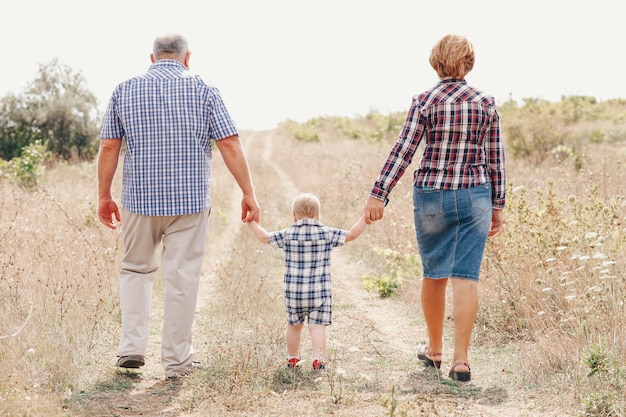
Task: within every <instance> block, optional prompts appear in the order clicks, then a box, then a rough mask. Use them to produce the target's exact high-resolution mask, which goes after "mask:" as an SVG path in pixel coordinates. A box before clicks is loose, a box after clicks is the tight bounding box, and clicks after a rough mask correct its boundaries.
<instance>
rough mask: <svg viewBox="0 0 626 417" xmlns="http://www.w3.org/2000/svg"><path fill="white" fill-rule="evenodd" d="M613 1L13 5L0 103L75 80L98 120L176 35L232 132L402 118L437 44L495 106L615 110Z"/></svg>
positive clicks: (428, 80)
mask: <svg viewBox="0 0 626 417" xmlns="http://www.w3.org/2000/svg"><path fill="white" fill-rule="evenodd" d="M620 3H621V1H619V0H594V1H585V0H571V1H566V0H524V1H522V0H515V1H508V0H484V1H481V0H475V1H467V0H445V1H444V0H430V1H421V0H384V1H382V0H379V1H375V0H316V1H302V0H219V1H216V0H204V1H203V0H195V1H189V0H171V1H167V2H166V1H162V0H150V1H148V0H125V1H121V0H109V1H98V2H95V1H89V0H19V1H11V2H6V4H5V3H3V5H2V9H1V12H0V13H1V14H0V16H1V17H0V36H1V37H0V39H3V41H2V43H3V45H4V46H3V47H2V56H3V58H2V65H1V68H2V74H1V76H0V97H4V96H5V95H6V94H8V93H9V92H12V93H20V92H22V91H23V90H24V88H25V86H26V84H27V83H28V82H29V81H32V80H33V79H34V78H35V77H36V76H37V69H38V66H39V64H42V63H48V62H50V61H51V60H52V59H54V58H58V59H59V61H60V62H61V63H62V64H65V65H69V66H70V67H71V68H73V69H74V70H75V71H80V72H81V73H82V74H83V76H84V77H85V78H86V80H87V84H88V88H89V89H90V90H91V91H92V92H93V93H94V94H96V96H97V97H98V100H99V103H100V106H99V107H100V109H101V110H104V108H105V106H106V103H107V101H108V99H109V95H110V93H111V91H112V90H113V88H114V87H115V86H116V85H117V84H118V83H119V82H121V81H123V80H124V79H126V78H129V77H131V76H134V75H136V74H139V73H142V72H144V71H145V70H146V69H147V68H148V66H149V65H150V61H149V56H150V52H151V49H152V41H153V39H154V37H155V36H156V35H160V34H162V33H166V32H179V33H182V34H183V35H185V36H186V37H187V39H188V41H189V45H190V49H191V51H192V55H191V61H190V68H191V70H192V71H194V72H197V73H199V74H200V75H201V76H202V77H203V79H204V80H205V81H206V82H208V83H211V84H214V85H215V86H217V87H218V88H219V89H220V91H221V92H222V95H223V96H224V99H225V101H226V104H227V106H228V107H229V109H230V112H231V115H232V116H233V118H234V119H235V121H236V123H237V125H238V126H239V128H241V129H254V130H262V129H271V128H273V127H275V126H276V125H277V124H278V123H280V122H281V121H283V120H286V119H293V120H297V121H305V120H308V119H310V118H312V117H317V116H328V115H340V116H348V117H353V116H356V115H365V114H367V113H368V112H369V111H370V110H378V111H380V112H382V113H387V112H390V111H404V110H406V109H407V108H408V106H409V104H410V101H411V96H412V95H413V94H415V93H418V92H421V91H422V90H425V89H427V88H430V87H431V86H432V85H434V84H435V83H436V82H437V81H438V80H437V76H436V73H435V72H434V71H433V70H432V68H431V67H430V65H429V63H428V55H429V53H430V49H431V48H432V46H433V45H434V43H435V42H436V41H437V40H438V39H439V38H441V37H442V36H443V35H445V34H447V33H458V34H461V35H465V36H467V37H468V39H469V40H470V41H471V42H472V43H473V44H474V48H475V50H476V64H475V66H474V70H473V71H472V72H470V74H469V75H468V77H467V80H468V82H470V83H471V84H473V85H475V86H476V87H478V88H480V89H482V90H484V91H486V92H487V93H489V94H492V95H494V96H495V97H496V99H497V100H498V101H499V102H503V101H506V100H507V99H508V98H509V97H512V98H513V99H516V100H519V99H522V98H529V97H534V98H543V99H546V100H559V99H560V98H561V96H568V95H588V96H593V97H596V98H598V99H600V100H605V99H610V98H626V83H625V82H624V80H623V78H624V76H625V74H626V56H625V52H624V51H625V50H626V45H625V41H626V24H625V22H624V20H625V19H626V18H625V16H626V14H625V13H624V9H625V7H624V6H621V5H620Z"/></svg>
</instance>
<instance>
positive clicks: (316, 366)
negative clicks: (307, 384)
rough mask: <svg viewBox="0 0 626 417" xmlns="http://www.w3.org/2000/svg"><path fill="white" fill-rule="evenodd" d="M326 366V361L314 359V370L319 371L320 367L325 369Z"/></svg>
mask: <svg viewBox="0 0 626 417" xmlns="http://www.w3.org/2000/svg"><path fill="white" fill-rule="evenodd" d="M324 368H326V364H324V362H322V361H320V360H319V359H315V360H314V361H313V370H314V371H319V370H320V369H324Z"/></svg>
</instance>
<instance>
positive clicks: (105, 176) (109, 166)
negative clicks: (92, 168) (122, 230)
mask: <svg viewBox="0 0 626 417" xmlns="http://www.w3.org/2000/svg"><path fill="white" fill-rule="evenodd" d="M121 149H122V140H121V139H102V140H101V141H100V150H99V152H98V218H99V219H100V222H101V223H102V224H104V225H105V226H106V227H108V228H110V229H115V224H114V223H113V216H115V219H116V220H117V221H118V222H119V221H120V220H121V218H120V211H119V209H118V207H117V204H116V203H115V201H114V200H113V197H112V196H111V185H112V184H113V177H115V171H116V170H117V164H118V162H119V157H120V150H121Z"/></svg>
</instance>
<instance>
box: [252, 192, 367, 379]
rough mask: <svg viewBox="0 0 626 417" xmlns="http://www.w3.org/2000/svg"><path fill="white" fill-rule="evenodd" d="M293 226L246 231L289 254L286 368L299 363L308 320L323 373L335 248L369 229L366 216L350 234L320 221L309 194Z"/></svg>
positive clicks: (316, 364)
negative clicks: (271, 229)
mask: <svg viewBox="0 0 626 417" xmlns="http://www.w3.org/2000/svg"><path fill="white" fill-rule="evenodd" d="M292 213H293V221H294V224H292V225H291V226H290V227H288V228H286V229H283V230H280V231H276V232H267V231H266V230H265V229H264V228H263V227H261V226H259V224H258V223H256V222H254V221H252V222H249V223H248V227H249V228H250V230H252V232H253V233H254V235H255V236H256V237H257V239H259V240H260V241H261V242H263V243H267V244H270V245H271V246H273V247H275V248H281V249H283V251H284V252H285V276H284V279H285V281H284V285H285V290H284V291H285V294H284V295H285V309H286V312H287V353H288V355H289V356H288V358H287V367H288V368H295V367H297V366H299V365H300V351H299V349H300V335H301V332H302V327H303V326H304V319H305V317H308V327H309V332H310V333H311V342H312V344H313V369H314V370H319V369H324V354H325V353H326V326H328V325H330V324H331V322H332V296H331V283H330V254H331V252H332V249H333V248H334V247H336V246H342V245H343V244H344V243H346V242H350V241H351V240H354V239H356V238H357V237H359V235H360V234H361V233H362V232H363V231H364V230H365V227H366V226H367V224H366V223H365V218H364V216H361V218H360V219H359V220H358V221H357V222H356V223H355V224H354V225H353V226H352V227H351V228H350V230H342V229H334V228H331V227H327V226H324V225H323V224H322V223H321V222H320V201H319V199H318V198H317V197H316V196H315V195H313V194H308V193H303V194H300V195H298V196H297V197H296V199H295V200H294V202H293V208H292Z"/></svg>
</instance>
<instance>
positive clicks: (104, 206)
mask: <svg viewBox="0 0 626 417" xmlns="http://www.w3.org/2000/svg"><path fill="white" fill-rule="evenodd" d="M113 217H115V220H116V221H118V222H119V221H120V220H121V217H120V211H119V209H118V208H117V203H116V202H115V201H113V200H112V199H100V201H99V203H98V218H99V219H100V223H102V224H103V225H105V226H106V227H108V228H109V229H115V228H116V226H115V223H113Z"/></svg>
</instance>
